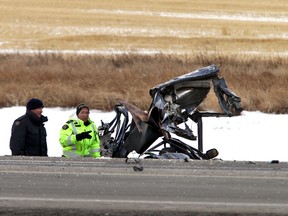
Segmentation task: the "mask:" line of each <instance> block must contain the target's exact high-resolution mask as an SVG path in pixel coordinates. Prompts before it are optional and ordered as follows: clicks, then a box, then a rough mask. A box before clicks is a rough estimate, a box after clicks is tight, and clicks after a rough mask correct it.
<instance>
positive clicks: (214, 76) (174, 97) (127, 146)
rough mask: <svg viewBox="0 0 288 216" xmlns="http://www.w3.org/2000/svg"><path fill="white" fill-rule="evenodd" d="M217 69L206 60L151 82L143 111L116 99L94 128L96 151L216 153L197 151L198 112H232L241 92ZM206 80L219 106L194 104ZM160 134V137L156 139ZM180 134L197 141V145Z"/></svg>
mask: <svg viewBox="0 0 288 216" xmlns="http://www.w3.org/2000/svg"><path fill="white" fill-rule="evenodd" d="M218 74H219V69H218V67H217V66H216V65H210V66H207V67H203V68H200V69H198V70H196V71H193V72H190V73H187V74H184V75H182V76H179V77H176V78H174V79H172V80H169V81H167V82H165V83H161V84H159V85H157V86H155V87H154V88H152V89H150V92H149V93H150V96H151V98H152V101H151V104H150V107H149V109H148V112H145V111H143V110H141V109H140V108H138V107H137V106H135V105H133V104H130V103H128V102H126V101H124V100H121V99H119V100H118V103H119V104H117V105H115V109H114V110H115V113H116V115H115V118H114V119H113V120H112V121H111V122H109V123H104V122H102V124H101V126H99V128H98V131H99V135H100V139H101V149H102V156H106V157H118V158H119V157H120V158H127V156H128V154H129V153H130V152H132V151H135V152H137V153H138V154H139V157H140V156H143V157H144V158H161V159H162V158H166V159H172V158H173V159H186V158H190V159H198V160H209V159H212V158H215V157H216V156H217V155H218V151H217V150H216V149H210V150H208V151H206V152H205V153H204V152H203V123H202V118H203V117H220V116H228V117H232V116H236V115H240V114H241V112H242V111H243V108H242V106H241V98H240V97H238V96H237V95H236V94H235V93H234V92H232V91H231V90H230V89H229V88H228V86H227V84H226V81H225V79H224V78H223V77H222V78H220V77H219V75H218ZM212 86H213V88H214V93H215V95H216V97H217V99H218V102H219V105H220V108H221V110H222V111H221V112H207V111H201V110H199V105H200V104H201V103H202V102H203V101H204V99H205V98H206V97H207V95H208V93H209V91H210V89H211V87H212ZM130 116H132V120H131V121H130V119H129V117H130ZM188 120H192V121H193V122H195V123H196V124H197V136H196V135H195V134H194V133H193V131H192V129H191V128H189V127H188V125H187V121H188ZM181 124H183V125H184V128H183V127H182V128H181V127H180V125H181ZM171 134H174V135H175V136H176V137H177V136H178V137H179V138H180V137H181V139H178V138H176V137H175V136H172V135H171ZM161 137H162V140H161V141H158V142H157V140H159V138H161ZM182 138H183V139H182ZM183 140H188V141H198V147H197V148H196V147H193V146H191V145H190V144H187V143H186V142H184V141H183Z"/></svg>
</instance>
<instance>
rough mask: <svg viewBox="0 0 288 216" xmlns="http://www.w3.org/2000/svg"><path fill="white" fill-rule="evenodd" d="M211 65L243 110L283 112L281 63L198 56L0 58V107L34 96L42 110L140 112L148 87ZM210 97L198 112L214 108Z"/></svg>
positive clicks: (287, 107) (287, 104)
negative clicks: (124, 106) (124, 104)
mask: <svg viewBox="0 0 288 216" xmlns="http://www.w3.org/2000/svg"><path fill="white" fill-rule="evenodd" d="M211 64H217V65H218V66H219V68H220V72H221V73H220V75H221V76H224V77H225V79H226V81H227V83H228V86H229V87H230V88H231V89H232V90H233V91H234V92H235V93H236V94H237V95H239V96H240V97H241V98H242V104H243V107H244V109H245V110H249V111H252V110H260V111H263V112H268V113H272V112H273V113H287V111H288V101H287V95H288V90H287V88H286V85H287V83H288V74H287V73H286V70H285V68H287V66H288V61H287V59H285V58H281V57H278V58H273V59H271V58H268V59H267V58H259V57H258V58H248V57H245V58H244V57H243V56H242V57H241V56H223V55H222V56H217V55H206V56H205V55H204V54H202V55H195V56H169V55H163V54H162V55H155V56H147V55H114V56H100V55H82V56H79V55H72V56H68V55H60V54H59V55H53V54H51V55H49V54H44V55H42V54H39V55H17V54H16V55H7V54H6V55H2V56H1V58H0V77H1V81H0V90H1V91H0V92H1V97H0V98H1V99H0V106H1V107H3V106H12V105H25V103H26V100H27V98H29V97H39V98H41V99H43V101H44V102H45V104H46V106H48V107H58V106H60V107H74V106H76V105H77V104H78V103H80V102H86V103H88V104H89V105H90V106H91V107H93V108H95V109H100V110H112V109H113V106H114V105H115V104H116V99H117V98H121V99H124V100H127V101H129V102H130V103H133V104H135V105H137V106H139V107H140V108H142V109H144V110H145V109H147V108H148V106H149V104H150V102H151V98H150V96H149V89H150V88H152V87H154V86H155V85H157V84H159V83H162V82H164V81H167V80H169V79H171V78H174V77H176V76H179V75H182V74H185V73H188V72H190V71H193V70H196V69H198V68H200V67H203V66H207V65H211ZM212 93H213V91H211V94H210V95H209V97H208V98H207V100H206V101H205V103H203V105H202V109H210V110H211V109H213V110H217V109H218V103H217V100H216V97H215V96H214V95H213V94H212Z"/></svg>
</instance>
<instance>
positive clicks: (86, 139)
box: [59, 103, 101, 158]
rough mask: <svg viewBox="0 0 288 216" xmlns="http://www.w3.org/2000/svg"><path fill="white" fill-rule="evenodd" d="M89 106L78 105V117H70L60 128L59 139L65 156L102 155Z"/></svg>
mask: <svg viewBox="0 0 288 216" xmlns="http://www.w3.org/2000/svg"><path fill="white" fill-rule="evenodd" d="M89 113H90V109H89V107H88V106H87V105H86V104H84V103H81V104H79V105H78V106H77V107H76V115H77V118H75V119H73V118H71V119H69V120H68V121H67V122H66V124H65V125H63V127H62V128H61V130H60V138H59V141H60V143H61V145H62V147H63V156H64V157H68V158H76V157H94V158H97V157H100V156H101V153H100V139H99V136H98V129H97V126H96V124H95V123H94V122H93V121H92V120H91V119H90V118H89Z"/></svg>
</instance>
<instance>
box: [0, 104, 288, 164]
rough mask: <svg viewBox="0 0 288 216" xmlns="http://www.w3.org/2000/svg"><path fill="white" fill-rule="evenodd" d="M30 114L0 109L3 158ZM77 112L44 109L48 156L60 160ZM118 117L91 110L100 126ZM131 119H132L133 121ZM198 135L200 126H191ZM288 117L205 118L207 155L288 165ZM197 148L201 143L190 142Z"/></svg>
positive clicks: (22, 109) (0, 152) (258, 114)
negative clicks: (64, 135)
mask: <svg viewBox="0 0 288 216" xmlns="http://www.w3.org/2000/svg"><path fill="white" fill-rule="evenodd" d="M25 111H26V108H25V107H9V108H2V109H0V115H1V118H2V120H3V121H2V126H1V140H2V142H1V148H0V155H11V151H10V148H9V139H10V135H11V127H12V124H13V121H14V120H15V119H16V118H18V117H19V116H21V115H23V114H24V113H25ZM74 114H75V109H74V108H73V109H72V108H71V109H62V108H44V109H43V115H45V116H48V122H47V123H46V124H45V127H46V129H47V134H48V136H47V142H48V155H49V156H50V157H60V156H61V154H62V149H61V146H60V144H59V141H58V138H59V131H60V129H61V127H62V126H63V124H64V123H65V122H66V121H67V120H68V119H69V117H70V116H71V115H74ZM114 116H115V113H114V111H113V112H102V111H98V110H91V114H90V118H91V119H92V120H93V121H94V122H95V123H96V124H97V126H99V125H100V122H101V120H103V121H104V122H106V123H107V122H110V121H111V120H112V119H113V118H114ZM130 119H131V118H130ZM188 125H189V126H192V130H193V132H194V134H195V135H197V125H196V124H195V123H193V122H192V121H191V122H188ZM287 126H288V114H282V115H275V114H265V113H261V112H246V111H244V112H242V115H241V116H237V117H232V118H229V117H220V118H214V117H209V118H203V131H204V132H203V147H204V151H206V150H208V149H211V148H216V149H217V150H218V151H219V155H218V157H217V158H219V159H222V160H238V161H239V160H243V161H269V162H270V161H272V160H279V161H280V162H281V161H282V162H284V161H286V162H287V161H288V156H287V153H288V137H287V134H286V133H287ZM186 143H189V144H191V145H192V146H193V147H197V146H198V143H197V141H188V140H186Z"/></svg>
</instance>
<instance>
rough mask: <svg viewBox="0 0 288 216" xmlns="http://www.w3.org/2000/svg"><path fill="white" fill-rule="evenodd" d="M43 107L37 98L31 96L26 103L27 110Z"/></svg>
mask: <svg viewBox="0 0 288 216" xmlns="http://www.w3.org/2000/svg"><path fill="white" fill-rule="evenodd" d="M43 107H44V104H43V102H42V101H41V100H39V99H38V98H31V99H30V100H29V101H28V102H27V104H26V108H27V110H33V109H38V108H43Z"/></svg>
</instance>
